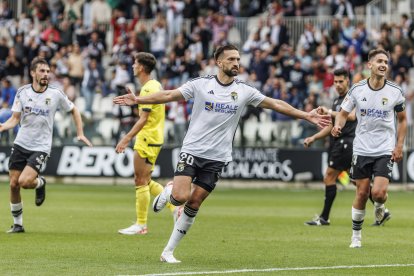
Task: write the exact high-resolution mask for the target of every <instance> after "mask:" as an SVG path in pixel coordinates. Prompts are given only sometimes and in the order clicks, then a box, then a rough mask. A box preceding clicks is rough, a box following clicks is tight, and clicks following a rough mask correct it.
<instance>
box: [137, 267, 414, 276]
mask: <svg viewBox="0 0 414 276" xmlns="http://www.w3.org/2000/svg"><path fill="white" fill-rule="evenodd" d="M409 266H413V267H414V264H379V265H349V266H348V265H337V266H310V267H282V268H264V269H234V270H223V271H194V272H171V273H159V274H143V275H140V276H179V275H206V274H231V273H248V272H273V271H299V270H329V269H353V268H381V267H409Z"/></svg>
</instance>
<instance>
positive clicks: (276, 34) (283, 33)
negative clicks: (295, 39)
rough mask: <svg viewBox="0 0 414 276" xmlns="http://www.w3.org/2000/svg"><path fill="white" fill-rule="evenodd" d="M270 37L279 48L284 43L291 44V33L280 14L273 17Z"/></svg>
mask: <svg viewBox="0 0 414 276" xmlns="http://www.w3.org/2000/svg"><path fill="white" fill-rule="evenodd" d="M270 39H271V41H272V44H273V45H275V46H276V47H277V48H278V49H279V48H280V46H281V45H283V44H289V33H288V30H287V28H286V26H285V24H284V23H283V19H282V16H280V15H279V16H276V17H275V18H274V19H272V26H271V31H270Z"/></svg>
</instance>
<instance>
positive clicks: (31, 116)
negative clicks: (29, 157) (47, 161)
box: [12, 84, 74, 154]
mask: <svg viewBox="0 0 414 276" xmlns="http://www.w3.org/2000/svg"><path fill="white" fill-rule="evenodd" d="M73 107H74V105H73V103H72V102H71V101H70V100H69V99H68V97H67V96H66V94H65V93H63V91H62V90H60V89H58V88H57V87H55V86H51V85H49V86H48V88H47V89H46V90H45V91H44V92H42V93H39V92H36V91H34V90H33V87H32V86H31V85H30V84H27V85H25V86H22V87H21V88H19V90H18V91H17V93H16V97H15V100H14V103H13V107H12V111H13V112H20V113H21V117H20V129H19V131H18V133H17V136H16V139H15V140H14V143H15V144H17V145H19V146H21V147H23V148H25V149H27V150H31V151H41V152H45V153H47V154H50V151H51V147H52V135H53V123H54V117H55V113H56V111H57V110H58V109H61V110H63V111H66V112H67V111H71V110H72V109H73Z"/></svg>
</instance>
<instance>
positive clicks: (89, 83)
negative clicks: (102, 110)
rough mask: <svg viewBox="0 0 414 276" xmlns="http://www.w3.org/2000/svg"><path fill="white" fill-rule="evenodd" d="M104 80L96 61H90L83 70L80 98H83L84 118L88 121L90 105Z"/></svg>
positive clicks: (90, 115)
mask: <svg viewBox="0 0 414 276" xmlns="http://www.w3.org/2000/svg"><path fill="white" fill-rule="evenodd" d="M103 80H104V78H103V75H102V73H101V71H100V70H99V69H98V62H97V60H96V59H93V58H92V59H90V61H89V64H88V67H87V68H86V70H85V74H84V76H83V81H82V89H81V93H82V97H84V98H85V110H86V112H85V116H86V117H87V118H88V119H90V118H91V117H92V104H93V100H94V98H95V94H96V93H97V92H99V91H100V90H101V84H102V82H103Z"/></svg>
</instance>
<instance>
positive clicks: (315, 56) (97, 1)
mask: <svg viewBox="0 0 414 276" xmlns="http://www.w3.org/2000/svg"><path fill="white" fill-rule="evenodd" d="M343 2H346V4H345V5H344V4H343ZM362 2H363V3H362ZM171 3H173V5H176V7H175V8H176V9H178V10H180V16H178V17H177V18H175V20H178V19H179V21H180V22H182V25H181V24H180V26H181V28H178V29H174V28H169V27H168V26H169V23H168V22H172V21H171V20H173V19H174V18H171V11H172V9H174V7H172V6H164V5H163V4H160V3H157V4H153V5H148V6H145V5H142V4H139V3H136V2H134V1H126V0H119V1H102V0H92V1H86V0H77V1H68V0H56V1H45V0H39V1H31V0H16V1H12V0H6V1H2V5H1V7H0V78H4V77H6V76H7V77H8V78H9V79H10V81H11V83H12V85H13V87H14V88H18V87H19V86H20V85H22V84H24V83H28V82H29V79H28V78H29V74H28V64H30V61H31V60H32V59H33V57H34V56H36V55H43V56H44V57H45V58H47V59H48V60H49V61H50V63H51V67H52V68H53V75H52V79H51V82H53V84H54V85H58V86H61V87H63V85H64V84H63V79H64V78H65V77H69V78H70V80H71V82H72V85H73V86H74V88H75V91H76V92H75V95H71V97H73V98H74V102H75V104H76V105H77V106H78V108H79V109H80V110H81V111H82V114H83V116H84V117H85V119H86V120H85V121H86V124H87V129H88V130H89V131H90V134H91V135H92V136H96V137H97V139H96V140H97V141H98V143H109V144H113V141H114V134H113V133H114V131H116V129H117V125H119V119H118V118H117V117H116V116H115V115H114V114H113V112H112V102H111V100H112V98H113V97H114V96H115V95H117V94H119V93H123V92H124V91H125V90H124V89H125V83H131V84H132V86H133V88H134V89H135V90H139V84H138V83H137V82H136V81H135V80H134V78H133V76H132V71H131V64H132V59H131V54H133V53H134V52H136V51H148V52H152V53H153V54H154V55H155V56H156V57H157V58H158V60H159V64H158V67H157V70H156V75H154V77H156V78H157V79H159V80H160V81H161V82H162V83H163V86H164V88H166V89H168V88H174V87H177V86H179V85H181V84H182V83H183V82H185V81H186V80H188V79H190V78H193V77H197V76H199V75H202V74H214V69H212V67H211V66H209V62H211V61H210V60H209V59H210V57H211V56H212V53H213V51H214V48H215V47H216V46H218V45H221V44H223V43H228V42H230V43H234V44H236V45H237V46H238V47H239V49H241V50H242V49H243V51H241V64H242V66H243V67H244V68H243V69H242V70H241V72H240V75H239V78H240V79H242V80H244V81H245V82H247V83H249V84H251V85H253V86H255V87H257V88H258V89H259V90H261V91H262V92H263V93H264V94H266V95H269V96H272V97H274V98H281V97H284V99H285V100H287V101H288V102H289V103H291V104H292V105H294V106H295V107H298V108H302V109H304V108H305V106H306V105H309V106H313V107H316V106H318V105H326V106H329V105H330V104H331V100H332V98H333V96H334V93H333V91H332V89H331V85H332V70H333V69H335V68H337V67H339V66H345V67H346V68H347V69H348V70H350V72H351V75H352V77H353V78H361V77H362V78H365V77H367V76H366V70H365V68H364V65H365V63H364V62H363V61H365V60H366V54H367V52H368V51H369V50H370V49H371V48H373V47H384V48H385V49H387V50H389V51H390V53H391V55H392V64H391V68H390V69H391V70H390V72H391V74H390V78H391V79H392V80H393V81H395V82H397V83H398V84H399V85H401V86H402V87H403V88H404V89H405V90H406V92H407V111H408V115H409V131H408V133H409V134H410V133H412V132H413V127H412V120H413V114H412V111H411V110H412V105H413V104H412V100H413V98H414V96H413V95H414V92H413V91H414V89H413V84H412V83H410V82H409V80H410V79H412V78H411V76H413V74H414V70H413V68H412V67H413V54H414V50H413V49H414V46H413V45H414V39H413V36H412V33H413V32H414V24H413V22H412V19H411V14H406V13H404V12H405V11H407V10H411V9H410V8H411V2H410V1H395V0H393V1H385V0H375V1H352V0H349V1H337V0H306V1H301V3H302V4H301V5H300V6H297V3H298V2H297V1H290V0H289V1H281V0H269V1H265V0H261V1H252V3H250V4H249V6H247V7H244V6H243V9H242V8H240V7H239V6H238V5H232V4H229V3H228V2H222V1H188V2H185V4H184V5H182V4H183V3H182V2H181V1H176V2H174V1H173V2H171ZM168 5H170V4H168ZM243 5H245V3H244V4H243ZM246 8H247V9H246ZM195 11H197V12H195ZM246 11H248V12H246ZM395 14H399V16H395ZM378 15H381V16H378ZM170 27H171V26H170ZM172 32H173V33H172ZM254 37H255V38H254ZM249 40H250V44H249V46H246V43H247V41H249ZM78 46H79V47H80V53H79V54H77V55H75V54H74V53H75V50H74V49H76V48H77V47H78ZM245 46H246V47H247V48H245ZM91 59H95V60H97V68H96V69H94V71H91V72H95V73H94V74H99V77H98V75H97V77H96V78H92V79H91V80H90V81H89V80H88V81H85V75H86V74H85V72H87V71H88V70H89V69H88V68H89V67H88V64H89V63H90V60H91ZM88 85H89V86H88ZM85 87H90V89H92V91H93V95H88V94H85V91H88V90H85ZM1 89H2V90H1V91H2V94H3V95H4V94H5V92H3V87H1ZM90 89H89V90H90ZM282 92H283V93H282ZM286 93H287V96H286V95H284V94H286ZM68 96H69V95H68ZM85 96H87V97H86V98H85ZM2 97H3V96H2ZM286 97H287V98H286ZM5 100H6V99H3V100H2V102H5ZM167 110H168V108H167ZM187 113H188V115H190V116H189V118H191V103H189V104H188V105H187ZM62 118H63V117H62ZM260 118H261V120H260V122H259V123H258V120H257V119H256V118H255V116H250V117H249V118H248V119H247V120H246V121H245V129H248V131H244V132H245V134H246V137H245V138H246V139H247V141H246V142H247V144H248V145H252V146H254V145H256V144H259V145H261V146H275V145H277V146H284V147H294V146H300V139H301V138H303V137H302V136H303V130H304V128H306V126H303V125H301V124H300V123H299V122H296V121H289V122H284V121H283V120H284V119H283V118H281V117H280V116H278V115H276V114H268V113H263V114H260ZM264 125H265V126H266V127H263V126H264ZM283 125H285V127H282V131H281V133H279V132H278V131H279V130H280V129H281V126H283ZM259 127H260V131H258V128H259ZM56 128H57V132H56V135H58V136H60V137H61V138H63V139H64V138H65V137H67V132H68V130H67V126H66V124H65V122H64V120H63V119H59V118H57V126H56ZM280 134H282V135H280ZM11 135H13V133H11ZM165 136H166V141H167V143H174V142H173V141H174V139H173V138H174V137H173V136H174V131H173V122H171V121H169V122H168V123H167V127H166V132H165ZM240 137H241V134H240V130H238V132H237V133H236V136H235V144H236V145H242V142H243V141H242V139H240ZM412 137H413V135H407V138H408V139H407V145H408V146H409V147H410V148H412V146H413V138H412ZM1 141H2V143H8V142H9V141H10V139H8V140H5V139H1Z"/></svg>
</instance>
